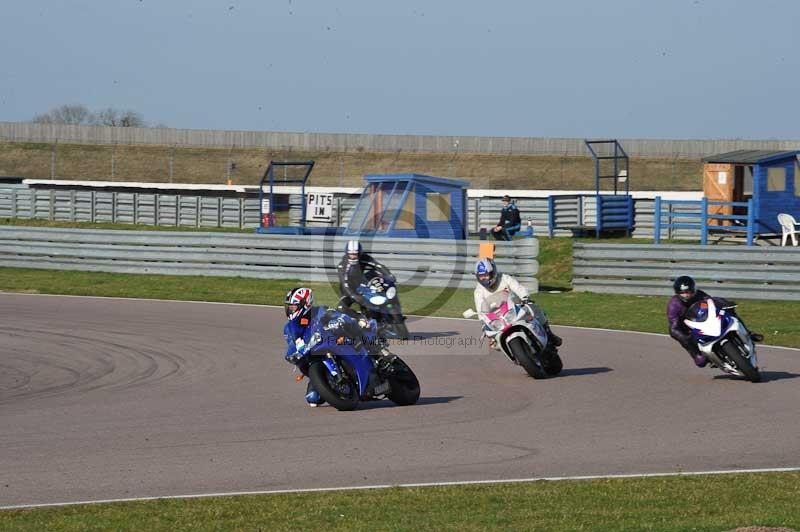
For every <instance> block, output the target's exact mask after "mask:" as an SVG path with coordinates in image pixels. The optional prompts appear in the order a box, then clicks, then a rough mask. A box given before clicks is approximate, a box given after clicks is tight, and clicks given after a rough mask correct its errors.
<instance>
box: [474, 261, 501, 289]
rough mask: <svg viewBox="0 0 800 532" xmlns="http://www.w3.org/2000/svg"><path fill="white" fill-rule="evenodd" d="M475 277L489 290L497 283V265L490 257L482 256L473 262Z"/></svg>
mask: <svg viewBox="0 0 800 532" xmlns="http://www.w3.org/2000/svg"><path fill="white" fill-rule="evenodd" d="M475 277H476V278H477V279H478V282H479V283H480V284H481V285H482V286H483V287H485V288H488V289H489V290H492V289H494V287H495V285H496V284H497V278H498V277H497V265H496V264H495V263H494V261H493V260H492V259H488V258H484V259H481V260H479V261H478V262H477V263H475Z"/></svg>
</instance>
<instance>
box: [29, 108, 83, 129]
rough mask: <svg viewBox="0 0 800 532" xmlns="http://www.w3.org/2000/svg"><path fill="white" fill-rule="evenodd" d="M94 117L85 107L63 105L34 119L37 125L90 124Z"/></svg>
mask: <svg viewBox="0 0 800 532" xmlns="http://www.w3.org/2000/svg"><path fill="white" fill-rule="evenodd" d="M92 121H93V115H92V113H91V111H89V109H87V108H86V107H85V106H83V105H77V104H76V105H62V106H60V107H55V108H53V109H51V110H49V111H47V112H46V113H44V114H40V115H36V116H34V117H33V122H34V123H35V124H72V125H77V124H89V123H92Z"/></svg>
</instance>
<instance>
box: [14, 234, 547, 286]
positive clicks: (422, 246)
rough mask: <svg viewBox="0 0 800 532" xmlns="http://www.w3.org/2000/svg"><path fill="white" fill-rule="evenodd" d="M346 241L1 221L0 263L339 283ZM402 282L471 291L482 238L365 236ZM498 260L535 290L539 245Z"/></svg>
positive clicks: (502, 248) (506, 245) (504, 250)
mask: <svg viewBox="0 0 800 532" xmlns="http://www.w3.org/2000/svg"><path fill="white" fill-rule="evenodd" d="M346 242H347V238H339V237H335V238H334V237H318V236H293V237H292V238H286V237H285V236H284V235H248V234H236V233H195V232H189V233H187V232H168V231H115V230H87V229H52V228H38V227H18V226H0V266H2V267H17V268H43V269H54V270H81V271H102V272H117V273H148V274H168V275H214V276H226V277H256V278H263V279H298V280H302V281H320V282H326V281H327V282H338V277H337V274H336V265H337V264H338V262H339V260H340V259H341V257H342V255H343V253H344V251H343V250H344V247H345V243H346ZM362 243H363V244H364V247H365V248H366V249H367V250H368V251H370V252H371V253H372V254H373V255H374V256H375V257H376V258H377V259H378V260H380V261H381V262H382V263H383V264H385V265H386V266H387V267H389V269H391V270H392V272H393V273H394V274H395V276H396V277H397V280H398V282H399V283H400V284H401V285H414V286H437V287H453V288H474V286H475V277H474V275H473V273H472V268H473V267H474V264H475V261H476V260H477V256H478V246H479V243H480V242H479V241H477V240H461V241H458V240H434V239H424V240H418V239H405V238H382V239H362ZM496 250H497V257H496V260H497V263H498V266H499V268H500V269H501V270H502V271H505V272H508V273H510V274H512V275H514V276H515V277H517V278H518V279H519V280H520V282H522V283H523V284H524V285H525V286H526V287H527V288H528V289H529V290H531V291H533V292H536V291H538V286H539V285H538V281H537V279H536V274H537V273H538V270H539V264H538V262H537V261H536V256H537V255H538V252H539V243H538V241H537V240H536V239H533V238H526V239H520V240H515V241H513V242H498V243H497V246H496Z"/></svg>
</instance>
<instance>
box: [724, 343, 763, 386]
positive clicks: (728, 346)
mask: <svg viewBox="0 0 800 532" xmlns="http://www.w3.org/2000/svg"><path fill="white" fill-rule="evenodd" d="M722 351H723V352H724V353H725V356H726V357H727V358H728V359H729V360H730V361H731V362H733V364H734V365H735V366H736V367H737V368H738V369H739V371H741V372H742V373H744V376H745V378H746V379H747V380H749V381H750V382H759V381H760V380H761V373H759V372H758V368H754V367H753V366H752V364H750V361H749V360H748V359H747V357H745V356H744V355H743V354H742V352H741V351H740V350H739V346H738V345H737V343H735V342H733V341H730V340H729V341H727V342H725V343H724V344H722Z"/></svg>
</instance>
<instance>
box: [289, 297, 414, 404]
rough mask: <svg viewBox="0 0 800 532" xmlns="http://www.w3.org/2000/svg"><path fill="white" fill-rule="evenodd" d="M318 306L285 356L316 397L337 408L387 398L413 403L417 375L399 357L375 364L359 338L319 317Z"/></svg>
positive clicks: (402, 402)
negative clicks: (293, 350)
mask: <svg viewBox="0 0 800 532" xmlns="http://www.w3.org/2000/svg"><path fill="white" fill-rule="evenodd" d="M323 313H324V310H323V309H322V308H320V310H319V312H318V314H317V316H315V317H314V318H313V319H312V321H311V324H310V325H309V326H308V327H307V328H306V331H305V333H304V335H303V337H302V338H298V339H297V340H296V342H295V345H296V346H297V348H298V349H297V353H295V354H293V355H292V356H291V357H289V362H291V363H293V364H295V365H296V366H297V367H298V368H299V369H300V371H301V372H302V373H303V374H304V375H307V376H308V378H309V379H310V380H311V384H312V386H313V387H314V389H315V390H317V392H318V393H319V395H320V397H321V398H322V399H323V400H324V401H326V402H328V403H330V404H331V406H333V407H334V408H336V409H337V410H355V409H356V407H358V404H359V402H360V401H372V400H378V399H383V398H388V399H389V400H391V401H392V402H394V403H395V404H397V405H401V406H406V405H413V404H414V403H416V402H417V400H418V399H419V395H420V386H419V380H417V376H416V375H415V374H414V372H413V371H412V370H411V368H410V367H408V365H407V364H406V363H405V362H403V361H402V360H401V359H400V358H399V357H396V356H395V357H393V359H392V361H391V363H390V364H388V365H387V366H385V367H383V366H382V367H380V368H379V367H378V366H377V364H376V362H375V359H374V358H373V357H371V356H370V355H369V354H368V353H367V350H366V348H365V347H364V345H363V343H362V339H358V338H355V339H354V338H347V337H345V336H342V335H340V334H334V333H333V332H332V331H333V328H331V327H327V328H326V327H324V326H322V325H321V324H320V321H319V318H320V316H321V315H322V314H323Z"/></svg>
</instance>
